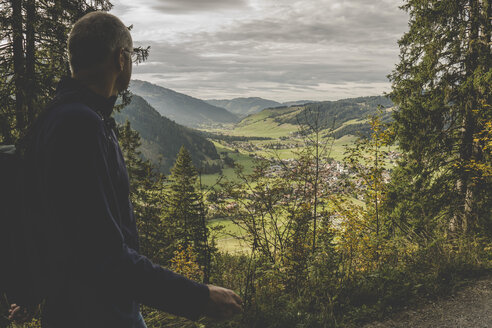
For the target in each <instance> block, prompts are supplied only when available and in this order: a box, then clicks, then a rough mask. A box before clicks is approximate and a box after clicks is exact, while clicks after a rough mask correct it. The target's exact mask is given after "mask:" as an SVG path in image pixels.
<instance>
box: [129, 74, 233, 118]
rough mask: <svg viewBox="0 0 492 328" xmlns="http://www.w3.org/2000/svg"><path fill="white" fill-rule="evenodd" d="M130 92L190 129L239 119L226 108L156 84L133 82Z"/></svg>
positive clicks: (163, 114)
mask: <svg viewBox="0 0 492 328" xmlns="http://www.w3.org/2000/svg"><path fill="white" fill-rule="evenodd" d="M130 90H131V91H132V92H133V93H134V94H137V95H139V96H141V97H142V98H144V99H145V100H146V101H148V103H149V104H150V105H151V106H152V107H154V108H155V109H156V110H157V111H158V112H159V113H160V114H161V115H162V116H165V117H167V118H169V119H171V120H173V121H175V122H177V123H179V124H182V125H185V126H188V127H203V126H211V125H220V124H222V123H233V122H237V121H238V117H237V116H236V115H235V114H233V113H231V112H229V111H227V110H226V109H224V108H221V107H216V106H213V105H210V104H208V103H206V102H205V101H203V100H200V99H197V98H193V97H190V96H187V95H185V94H182V93H179V92H176V91H173V90H170V89H166V88H163V87H160V86H157V85H155V84H152V83H149V82H145V81H139V80H132V81H131V83H130Z"/></svg>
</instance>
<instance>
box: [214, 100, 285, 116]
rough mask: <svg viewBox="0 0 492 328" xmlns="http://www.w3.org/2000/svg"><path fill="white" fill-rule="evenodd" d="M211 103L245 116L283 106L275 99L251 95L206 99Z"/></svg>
mask: <svg viewBox="0 0 492 328" xmlns="http://www.w3.org/2000/svg"><path fill="white" fill-rule="evenodd" d="M206 102H208V103H209V104H211V105H214V106H218V107H222V108H225V109H227V110H229V111H230V112H232V113H234V114H236V115H238V116H240V117H244V116H247V115H250V114H254V113H258V112H259V111H261V110H263V109H265V108H270V107H278V106H282V104H281V103H278V102H276V101H273V100H268V99H263V98H258V97H250V98H234V99H222V100H221V99H210V100H206Z"/></svg>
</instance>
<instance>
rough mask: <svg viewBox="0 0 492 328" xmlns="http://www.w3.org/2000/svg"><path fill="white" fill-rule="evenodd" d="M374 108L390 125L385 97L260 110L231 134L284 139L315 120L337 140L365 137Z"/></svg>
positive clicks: (387, 101)
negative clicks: (379, 106) (347, 136)
mask: <svg viewBox="0 0 492 328" xmlns="http://www.w3.org/2000/svg"><path fill="white" fill-rule="evenodd" d="M378 105H382V106H384V107H385V111H384V113H383V121H385V122H387V121H390V120H391V119H392V118H391V111H390V110H389V109H390V108H391V107H393V103H392V102H391V101H390V100H389V99H388V98H386V97H382V96H374V97H359V98H350V99H342V100H337V101H323V102H317V103H311V104H307V105H301V106H280V107H276V108H268V109H264V110H262V111H261V112H259V113H256V114H253V115H249V116H247V117H245V118H244V119H243V120H241V122H239V123H238V124H237V125H236V129H235V131H236V133H240V134H241V135H261V136H266V135H267V134H269V135H271V134H273V133H276V135H278V136H287V135H288V134H289V133H295V132H296V131H297V130H298V128H297V127H298V126H299V124H302V123H305V122H312V120H313V119H314V118H315V117H317V118H318V120H319V124H321V125H322V126H323V127H324V129H326V130H328V131H330V132H332V135H333V136H334V137H335V138H337V139H338V138H341V137H343V136H345V135H359V134H362V135H367V134H368V133H369V131H370V126H369V124H368V123H367V118H368V116H369V115H373V114H376V113H377V111H378ZM260 132H265V133H260Z"/></svg>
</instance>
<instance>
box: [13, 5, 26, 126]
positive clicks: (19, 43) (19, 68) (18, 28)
mask: <svg viewBox="0 0 492 328" xmlns="http://www.w3.org/2000/svg"><path fill="white" fill-rule="evenodd" d="M10 3H11V5H12V36H13V41H12V50H13V59H14V88H15V91H14V94H15V116H16V119H17V130H18V132H19V133H22V132H23V131H24V129H25V126H26V111H25V105H24V97H25V94H24V90H26V85H25V82H24V74H25V64H24V45H23V42H24V37H23V30H22V22H23V18H22V0H10Z"/></svg>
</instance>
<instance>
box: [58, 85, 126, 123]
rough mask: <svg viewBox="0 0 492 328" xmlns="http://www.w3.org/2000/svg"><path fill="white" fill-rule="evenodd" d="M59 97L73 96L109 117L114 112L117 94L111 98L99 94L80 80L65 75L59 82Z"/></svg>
mask: <svg viewBox="0 0 492 328" xmlns="http://www.w3.org/2000/svg"><path fill="white" fill-rule="evenodd" d="M56 96H57V97H66V96H70V97H73V98H74V100H75V99H76V100H77V101H78V102H81V103H83V104H85V105H87V106H89V107H90V108H91V109H93V110H94V111H96V112H98V113H100V114H101V115H103V117H105V118H108V117H110V116H111V113H112V112H113V107H114V104H115V103H116V98H117V96H112V97H109V98H106V97H103V96H101V95H98V94H97V93H95V92H93V91H92V90H91V89H89V88H88V87H86V86H85V85H83V84H82V83H81V82H80V81H78V80H75V79H73V78H71V77H64V78H62V79H61V80H60V82H59V83H58V86H57V88H56Z"/></svg>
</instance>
